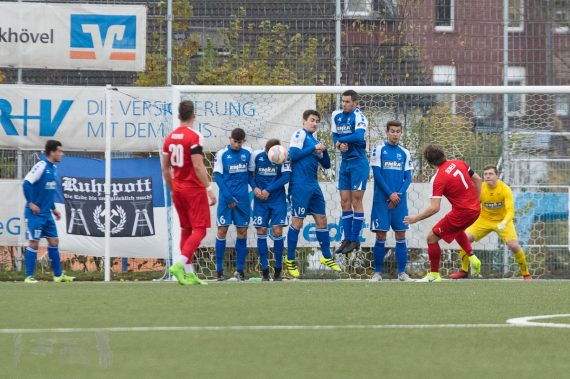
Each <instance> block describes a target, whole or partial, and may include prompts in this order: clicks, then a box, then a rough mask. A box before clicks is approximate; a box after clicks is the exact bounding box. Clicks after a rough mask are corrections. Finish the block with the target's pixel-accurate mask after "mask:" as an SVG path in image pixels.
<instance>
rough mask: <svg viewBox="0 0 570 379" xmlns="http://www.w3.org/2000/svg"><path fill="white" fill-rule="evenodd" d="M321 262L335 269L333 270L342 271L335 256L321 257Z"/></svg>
mask: <svg viewBox="0 0 570 379" xmlns="http://www.w3.org/2000/svg"><path fill="white" fill-rule="evenodd" d="M321 264H323V265H325V266H328V267H330V268H332V269H333V271H337V272H341V271H342V270H341V269H340V267H339V265H337V264H336V262H335V261H334V259H333V258H328V259H327V258H325V257H321Z"/></svg>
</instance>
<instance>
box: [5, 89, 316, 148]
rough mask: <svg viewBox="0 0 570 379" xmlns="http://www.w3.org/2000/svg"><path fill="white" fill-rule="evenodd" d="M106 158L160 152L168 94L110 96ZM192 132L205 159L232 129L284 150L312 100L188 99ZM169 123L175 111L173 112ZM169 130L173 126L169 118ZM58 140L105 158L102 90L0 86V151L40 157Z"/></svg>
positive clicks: (127, 92) (131, 92)
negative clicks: (111, 153)
mask: <svg viewBox="0 0 570 379" xmlns="http://www.w3.org/2000/svg"><path fill="white" fill-rule="evenodd" d="M111 98H112V100H111V125H110V132H111V137H112V142H111V144H112V150H114V151H124V152H128V151H142V152H147V151H159V150H161V148H162V141H163V140H164V137H166V136H167V135H168V133H169V132H170V131H171V130H172V119H173V117H172V106H171V101H172V93H171V91H170V90H169V89H167V88H133V87H121V88H118V89H117V90H116V91H112V97H111ZM188 98H191V100H193V101H194V103H195V114H196V125H195V128H196V129H197V130H198V131H199V132H200V133H201V134H202V136H203V137H204V146H205V149H206V151H212V152H215V151H218V150H219V149H221V148H222V147H224V146H226V145H227V144H228V136H229V134H230V132H231V130H232V129H233V128H235V127H241V128H243V129H244V130H245V132H246V138H247V140H248V144H251V145H252V146H253V147H254V148H256V149H257V148H260V147H262V146H264V144H265V140H267V139H268V138H278V139H280V140H281V141H283V144H284V145H286V146H287V145H288V144H289V140H290V138H291V135H292V134H293V133H294V131H295V130H296V129H298V128H300V127H301V119H302V114H303V111H304V110H306V109H309V108H314V107H315V101H316V100H315V95H271V96H259V95H255V94H247V95H239V94H237V95H230V94H226V95H220V94H194V95H192V96H191V97H190V96H189V97H188ZM174 112H175V115H176V112H177V106H175V107H174ZM174 120H175V125H174V126H175V127H177V126H178V125H179V121H178V120H177V117H174ZM48 139H57V140H59V141H61V143H62V144H63V148H64V150H67V151H70V150H76V151H77V150H88V151H105V88H104V87H63V86H62V87H55V86H18V85H0V148H6V149H15V148H19V149H25V150H31V149H38V150H39V149H43V147H44V144H45V141H46V140H48Z"/></svg>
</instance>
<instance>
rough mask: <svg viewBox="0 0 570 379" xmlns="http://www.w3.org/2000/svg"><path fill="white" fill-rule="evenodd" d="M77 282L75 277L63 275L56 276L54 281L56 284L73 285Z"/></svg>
mask: <svg viewBox="0 0 570 379" xmlns="http://www.w3.org/2000/svg"><path fill="white" fill-rule="evenodd" d="M73 280H75V276H68V275H65V274H64V273H62V274H61V275H60V276H54V277H53V281H54V282H56V283H71V282H73Z"/></svg>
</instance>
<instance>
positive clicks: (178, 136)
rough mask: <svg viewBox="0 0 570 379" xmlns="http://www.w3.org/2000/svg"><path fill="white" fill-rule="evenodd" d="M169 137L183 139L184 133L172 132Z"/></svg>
mask: <svg viewBox="0 0 570 379" xmlns="http://www.w3.org/2000/svg"><path fill="white" fill-rule="evenodd" d="M170 138H172V139H184V134H180V133H173V134H172V135H171V137H170Z"/></svg>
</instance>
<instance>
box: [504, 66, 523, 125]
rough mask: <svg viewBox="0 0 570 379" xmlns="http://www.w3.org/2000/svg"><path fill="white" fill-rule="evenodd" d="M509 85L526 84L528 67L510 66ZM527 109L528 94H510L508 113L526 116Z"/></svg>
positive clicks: (508, 73) (508, 71)
mask: <svg viewBox="0 0 570 379" xmlns="http://www.w3.org/2000/svg"><path fill="white" fill-rule="evenodd" d="M507 85H509V86H524V85H526V69H525V68H524V67H509V68H508V70H507ZM525 110H526V95H525V94H522V93H517V94H510V95H508V109H507V112H508V115H509V116H524V114H525Z"/></svg>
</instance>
